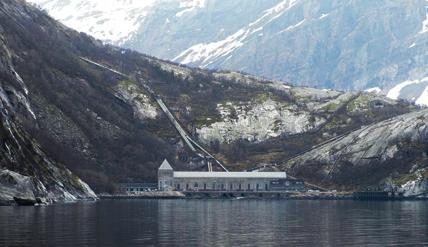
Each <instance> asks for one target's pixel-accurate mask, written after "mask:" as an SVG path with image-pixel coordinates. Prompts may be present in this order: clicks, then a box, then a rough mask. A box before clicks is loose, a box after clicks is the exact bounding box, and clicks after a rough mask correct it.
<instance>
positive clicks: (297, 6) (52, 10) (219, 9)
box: [28, 0, 428, 105]
mask: <svg viewBox="0 0 428 247" xmlns="http://www.w3.org/2000/svg"><path fill="white" fill-rule="evenodd" d="M28 1H29V2H32V3H35V4H37V5H39V6H40V7H41V8H43V9H45V10H46V11H47V12H48V13H49V14H50V15H52V16H53V17H54V18H56V19H57V20H59V21H61V22H63V23H64V24H65V25H67V26H69V27H71V28H74V29H76V30H78V31H82V32H86V33H88V34H90V35H92V36H94V37H96V38H98V39H100V40H102V41H104V42H107V43H112V44H114V45H119V46H122V47H124V48H130V49H134V50H137V51H140V52H143V53H147V54H149V55H152V56H155V57H160V58H162V59H167V60H173V61H175V62H178V63H183V64H187V65H190V66H196V67H203V68H209V69H226V70H237V71H243V72H247V73H250V74H255V75H258V76H262V77H266V78H269V79H274V80H281V81H287V82H290V83H294V84H296V85H304V86H311V87H317V88H330V89H339V90H366V89H370V88H371V89H372V90H374V91H372V92H376V93H382V94H387V95H388V97H391V98H393V99H397V98H403V99H406V100H410V101H414V102H416V103H417V104H421V105H427V104H428V99H426V97H427V93H426V91H427V90H428V89H427V90H426V88H427V87H428V81H424V79H420V78H425V77H427V76H428V72H426V71H428V70H427V68H428V52H427V49H428V46H427V45H426V39H427V37H428V9H427V8H428V1H422V0H421V1H405V0H397V1H380V2H377V3H376V4H375V3H374V1H356V2H355V1H333V2H331V1H307V0H264V1H248V0H234V1H225V0H104V1H99V0H28ZM408 13H412V14H411V15H409V14H408ZM379 23H382V24H379ZM391 27H394V28H391Z"/></svg>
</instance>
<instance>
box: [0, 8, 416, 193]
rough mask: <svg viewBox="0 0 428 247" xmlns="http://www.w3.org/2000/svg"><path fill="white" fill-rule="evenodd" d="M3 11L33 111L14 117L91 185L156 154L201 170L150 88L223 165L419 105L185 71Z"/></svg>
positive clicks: (251, 162)
mask: <svg viewBox="0 0 428 247" xmlns="http://www.w3.org/2000/svg"><path fill="white" fill-rule="evenodd" d="M0 10H1V12H0V13H1V15H0V23H1V24H0V26H1V29H0V30H1V38H2V40H3V42H4V44H5V47H6V48H7V50H8V53H9V54H10V57H11V59H10V60H11V64H12V65H13V67H14V69H15V71H16V72H17V74H19V75H20V77H21V78H22V80H23V81H24V82H25V85H26V88H27V90H28V95H27V96H26V97H25V98H26V99H27V102H26V103H25V102H24V103H23V104H22V105H23V106H22V107H21V108H22V111H24V110H25V109H27V110H25V111H26V112H30V115H32V114H31V112H33V114H34V117H25V116H26V115H21V114H17V117H16V120H15V121H16V122H18V123H19V124H20V125H22V126H23V129H24V131H27V132H28V133H29V134H30V135H31V136H32V137H33V138H34V139H35V140H36V141H37V142H38V143H40V146H41V149H42V150H44V151H45V152H46V153H47V154H48V155H49V157H52V159H53V160H57V161H59V162H61V163H63V164H64V165H65V166H66V167H67V168H69V169H70V170H71V171H73V172H74V173H75V174H77V175H78V176H79V177H81V178H82V179H83V180H85V181H87V182H88V183H89V185H90V186H91V187H93V188H95V189H96V190H97V191H99V192H101V191H111V190H113V189H114V183H117V182H125V181H141V180H154V179H155V178H156V169H157V167H158V166H159V164H160V162H161V161H162V160H163V159H164V158H168V159H169V160H170V161H171V162H172V163H173V164H174V165H175V168H176V169H206V167H204V164H203V162H202V161H201V160H200V159H199V158H198V157H197V155H195V154H194V153H192V151H191V150H189V149H188V148H187V147H186V146H185V144H184V143H183V141H182V140H181V139H180V136H179V135H178V133H177V132H176V131H175V130H174V128H173V126H172V125H171V124H170V123H169V121H168V119H167V117H166V116H165V115H164V114H163V113H162V111H161V109H160V108H159V106H158V105H157V104H156V102H155V101H154V99H153V98H152V96H153V95H156V97H159V98H162V99H163V101H164V102H166V104H167V105H168V106H169V108H170V110H171V112H172V113H173V115H174V116H175V117H176V118H177V119H178V121H179V122H180V124H181V125H182V126H183V127H184V129H185V130H186V131H187V132H188V133H189V135H190V136H192V137H193V138H194V139H196V140H197V141H199V142H200V143H201V144H202V145H203V146H204V147H206V148H207V149H209V150H210V151H211V152H212V153H214V154H215V156H216V157H217V158H218V159H220V160H222V161H223V162H224V163H225V164H226V166H227V167H228V168H229V169H231V170H241V169H245V168H249V167H252V166H257V165H260V164H262V163H271V164H275V163H282V162H284V161H286V160H288V159H290V158H291V157H294V156H296V155H298V154H300V153H302V152H304V151H306V150H309V149H310V148H311V147H312V146H314V145H316V144H320V143H322V142H324V141H327V140H329V139H331V138H333V137H335V136H338V135H342V134H346V133H349V132H351V131H353V130H355V129H358V128H360V127H361V126H364V125H369V124H372V123H376V122H379V121H382V120H385V119H388V118H390V117H394V116H397V115H400V114H403V113H408V112H411V111H414V110H416V109H417V107H416V106H414V105H411V104H408V103H406V102H403V101H396V100H390V99H387V98H385V97H382V96H378V95H376V94H371V93H344V92H339V91H332V90H319V89H313V88H305V87H294V86H290V85H286V84H284V83H282V82H279V81H268V80H263V79H261V78H258V77H254V76H250V75H246V74H242V73H237V72H230V71H208V70H201V69H192V68H188V67H185V66H181V65H177V64H174V63H171V62H166V61H162V60H159V59H156V58H153V57H149V56H146V55H142V54H139V53H137V52H133V51H130V50H126V49H120V48H116V47H112V46H109V45H103V44H102V43H101V42H99V41H96V40H94V39H92V38H91V37H89V36H87V35H85V34H83V33H78V32H76V31H73V30H71V29H69V28H67V27H65V26H63V25H61V24H59V23H58V22H56V21H54V20H53V19H51V18H50V17H49V16H48V15H46V14H45V13H43V12H42V11H39V10H38V9H37V8H34V7H31V6H27V5H25V2H24V1H21V0H5V1H2V2H1V3H0ZM82 58H85V60H83V59H82ZM87 61H93V62H87ZM94 63H97V64H101V65H102V66H107V67H109V68H111V70H115V71H120V72H121V73H124V74H127V75H129V76H128V77H124V76H121V75H118V73H112V72H111V71H110V70H108V69H103V68H101V67H100V66H95V65H94ZM146 86H150V88H151V90H153V91H154V92H153V94H152V93H151V91H150V90H148V89H147V87H146ZM23 91H24V92H25V91H26V90H23ZM28 109H31V111H29V110H28ZM17 112H18V111H17ZM27 115H28V114H27ZM357 179H358V178H357Z"/></svg>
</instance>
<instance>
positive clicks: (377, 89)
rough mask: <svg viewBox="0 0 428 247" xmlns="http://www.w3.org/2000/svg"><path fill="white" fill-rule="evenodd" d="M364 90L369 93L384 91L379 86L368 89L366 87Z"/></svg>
mask: <svg viewBox="0 0 428 247" xmlns="http://www.w3.org/2000/svg"><path fill="white" fill-rule="evenodd" d="M364 91H365V92H368V93H375V94H379V93H380V92H382V89H380V88H379V87H372V88H368V89H366V90H364Z"/></svg>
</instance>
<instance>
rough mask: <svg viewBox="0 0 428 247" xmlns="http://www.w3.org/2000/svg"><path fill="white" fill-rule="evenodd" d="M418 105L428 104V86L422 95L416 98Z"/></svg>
mask: <svg viewBox="0 0 428 247" xmlns="http://www.w3.org/2000/svg"><path fill="white" fill-rule="evenodd" d="M415 103H416V104H417V105H425V106H428V86H427V87H425V89H424V91H423V92H422V94H421V96H419V98H418V99H417V100H416V102H415Z"/></svg>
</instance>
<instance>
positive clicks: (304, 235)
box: [0, 200, 428, 246]
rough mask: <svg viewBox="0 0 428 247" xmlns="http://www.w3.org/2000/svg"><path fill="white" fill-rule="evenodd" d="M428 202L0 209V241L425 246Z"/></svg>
mask: <svg viewBox="0 0 428 247" xmlns="http://www.w3.org/2000/svg"><path fill="white" fill-rule="evenodd" d="M427 204H428V203H427V202H423V201H419V202H353V201H281V200H278V201H275V200H129V201H101V202H97V203H80V204H68V205H54V206H49V207H0V246H237V245H240V246H284V245H287V246H314V245H316V246H331V245H336V246H337V245H340V246H343V245H347V246H364V245H378V246H385V245H410V246H414V245H416V244H419V245H421V246H423V245H428V205H427Z"/></svg>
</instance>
